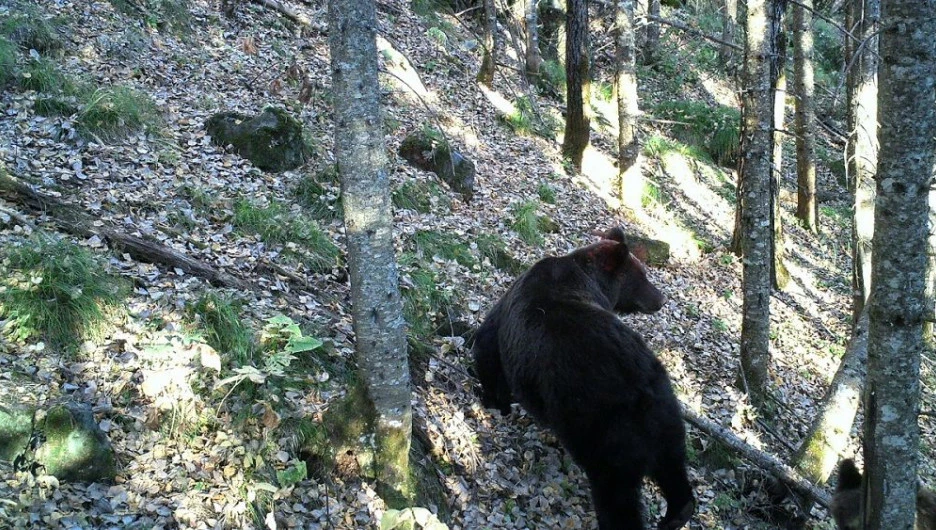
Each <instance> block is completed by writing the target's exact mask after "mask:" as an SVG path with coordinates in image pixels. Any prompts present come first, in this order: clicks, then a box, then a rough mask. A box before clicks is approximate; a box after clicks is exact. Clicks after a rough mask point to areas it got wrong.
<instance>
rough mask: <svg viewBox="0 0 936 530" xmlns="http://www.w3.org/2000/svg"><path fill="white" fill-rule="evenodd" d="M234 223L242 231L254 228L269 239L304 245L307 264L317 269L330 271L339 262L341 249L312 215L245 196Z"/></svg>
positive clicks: (285, 243) (284, 243)
mask: <svg viewBox="0 0 936 530" xmlns="http://www.w3.org/2000/svg"><path fill="white" fill-rule="evenodd" d="M234 226H235V227H237V228H238V229H240V230H241V231H242V232H253V233H256V234H257V235H259V236H260V239H262V240H263V241H264V242H266V243H272V244H277V245H286V247H285V250H286V251H287V252H292V250H291V249H290V247H289V245H288V243H294V244H298V245H302V247H303V248H304V249H305V250H306V251H307V252H305V253H302V258H303V259H304V260H305V262H306V265H308V266H309V268H310V269H311V270H312V271H314V272H328V271H330V270H331V269H332V267H334V266H335V265H337V264H338V262H339V258H340V255H341V252H340V251H339V250H338V247H337V246H335V243H334V242H332V240H331V238H329V237H328V235H327V234H325V233H324V232H322V230H321V229H320V228H319V227H318V225H317V224H316V223H315V221H314V220H313V219H309V218H307V217H306V216H304V215H301V214H297V213H296V212H293V211H292V210H290V209H289V208H287V207H286V206H284V205H283V204H281V203H278V202H272V203H270V204H269V205H268V206H264V207H261V206H256V205H254V204H252V203H251V202H250V201H248V200H246V199H238V200H237V201H235V203H234Z"/></svg>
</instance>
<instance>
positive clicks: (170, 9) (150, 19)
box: [110, 0, 192, 33]
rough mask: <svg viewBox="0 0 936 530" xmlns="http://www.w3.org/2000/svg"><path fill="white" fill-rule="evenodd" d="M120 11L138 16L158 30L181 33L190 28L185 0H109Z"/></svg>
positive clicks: (190, 21) (190, 23) (189, 16)
mask: <svg viewBox="0 0 936 530" xmlns="http://www.w3.org/2000/svg"><path fill="white" fill-rule="evenodd" d="M110 2H111V4H112V5H113V6H114V8H115V9H117V10H118V11H120V12H121V13H123V14H125V15H127V16H130V17H134V18H138V19H140V20H142V21H143V23H144V24H146V25H147V26H148V27H150V28H153V29H156V30H159V31H167V30H170V31H174V32H176V33H183V32H185V31H188V30H189V29H191V25H192V15H191V13H189V7H188V1H187V0H133V1H131V0H110Z"/></svg>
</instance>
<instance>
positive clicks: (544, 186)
mask: <svg viewBox="0 0 936 530" xmlns="http://www.w3.org/2000/svg"><path fill="white" fill-rule="evenodd" d="M536 194H537V195H539V198H540V200H541V201H543V202H545V203H546V204H556V188H554V187H552V186H550V185H549V184H548V183H546V182H540V184H539V186H537V187H536Z"/></svg>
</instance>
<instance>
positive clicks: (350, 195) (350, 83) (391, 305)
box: [328, 0, 413, 499]
mask: <svg viewBox="0 0 936 530" xmlns="http://www.w3.org/2000/svg"><path fill="white" fill-rule="evenodd" d="M328 8H329V9H328V17H329V48H330V51H331V68H332V90H333V91H334V93H335V94H341V97H338V98H335V157H336V159H337V162H338V171H339V174H340V176H341V196H342V202H343V204H344V223H345V237H346V239H347V244H348V270H349V272H350V277H351V304H352V309H351V316H352V319H353V326H354V334H355V349H356V353H357V362H358V369H359V370H360V373H361V375H362V378H363V380H364V383H365V385H366V388H367V393H368V396H369V397H370V399H371V401H372V402H373V405H374V408H375V411H376V417H375V420H376V421H375V429H376V432H375V439H376V444H377V446H376V460H377V462H376V464H377V469H376V475H377V480H378V486H379V487H380V488H381V493H382V494H384V495H385V499H386V498H387V497H386V495H390V496H402V497H404V498H406V497H408V496H409V495H410V491H409V487H408V477H409V449H410V440H411V435H412V420H413V415H412V408H411V406H410V396H411V389H410V375H409V367H408V365H407V352H406V335H405V331H404V320H403V302H402V299H401V298H400V290H399V281H398V275H397V265H396V258H395V256H394V253H393V223H392V221H393V217H392V215H391V211H390V179H389V175H388V173H387V169H386V167H387V160H386V150H385V148H384V141H383V128H382V122H381V117H380V107H379V104H380V101H379V96H380V85H379V84H378V81H377V45H376V28H377V15H376V10H375V7H374V2H373V0H332V1H330V2H329V5H328ZM362 413H363V411H362Z"/></svg>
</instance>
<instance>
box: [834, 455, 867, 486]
mask: <svg viewBox="0 0 936 530" xmlns="http://www.w3.org/2000/svg"><path fill="white" fill-rule="evenodd" d="M860 487H861V471H858V467H857V466H855V461H854V460H852V459H851V458H846V459H845V460H842V463H841V464H840V465H839V479H838V485H837V486H836V488H835V489H836V491H845V490H853V489H858V488H860Z"/></svg>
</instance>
